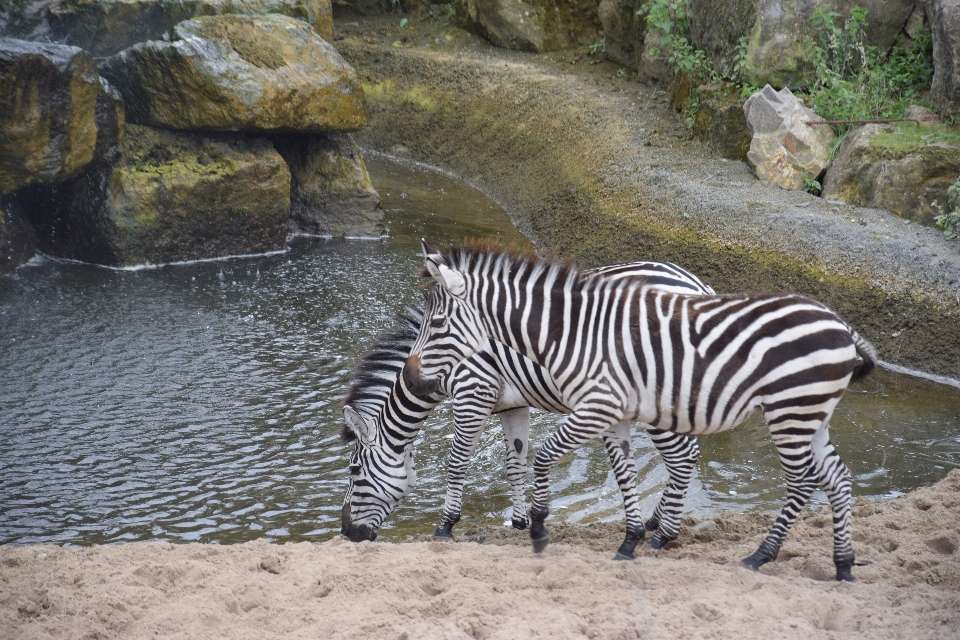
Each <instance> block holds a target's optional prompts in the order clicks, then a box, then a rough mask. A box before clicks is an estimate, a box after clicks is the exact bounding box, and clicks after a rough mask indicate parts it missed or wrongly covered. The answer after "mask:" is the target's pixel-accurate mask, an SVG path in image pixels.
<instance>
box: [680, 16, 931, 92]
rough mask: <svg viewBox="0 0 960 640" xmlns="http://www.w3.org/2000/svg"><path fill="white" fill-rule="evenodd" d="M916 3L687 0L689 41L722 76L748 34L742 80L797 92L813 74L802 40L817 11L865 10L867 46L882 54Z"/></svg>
mask: <svg viewBox="0 0 960 640" xmlns="http://www.w3.org/2000/svg"><path fill="white" fill-rule="evenodd" d="M915 4H916V1H915V0H758V1H751V0H735V1H734V2H709V1H708V0H691V2H690V32H691V43H692V44H693V46H694V47H696V48H699V49H703V50H704V51H705V52H706V53H707V55H708V57H709V58H710V59H711V60H712V61H713V63H714V65H715V66H716V67H717V68H718V69H719V70H720V71H721V72H722V73H726V72H727V71H729V70H730V69H731V68H732V66H733V62H734V52H735V51H736V47H737V43H738V41H739V39H740V37H741V36H747V41H748V48H747V52H746V59H745V68H744V71H743V73H744V76H745V78H746V80H747V81H748V82H749V83H750V84H753V85H756V86H761V85H764V84H771V85H773V86H778V87H784V86H787V87H793V88H797V87H799V86H803V85H805V84H807V83H808V82H809V79H810V74H812V72H813V69H812V68H811V65H810V56H809V50H808V48H807V47H806V46H805V44H804V37H805V36H811V37H815V36H816V34H815V32H814V30H813V26H812V24H811V22H810V18H811V16H812V15H813V12H814V11H816V10H817V9H818V8H819V7H821V6H829V7H831V8H832V9H833V10H834V11H837V12H838V13H840V14H841V15H842V16H843V19H844V20H845V19H846V18H847V16H849V15H850V9H851V8H852V7H855V6H861V7H864V8H866V9H867V28H866V30H865V41H866V44H867V45H869V46H874V47H877V50H878V51H879V52H881V53H886V52H887V51H889V50H890V48H891V47H892V46H893V44H894V42H895V41H896V38H897V36H898V35H899V34H900V31H901V30H902V29H903V27H904V25H905V24H906V21H907V19H908V18H909V17H910V15H911V13H912V12H913V9H914V6H915Z"/></svg>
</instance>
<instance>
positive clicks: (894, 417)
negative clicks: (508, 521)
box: [0, 156, 960, 544]
mask: <svg viewBox="0 0 960 640" xmlns="http://www.w3.org/2000/svg"><path fill="white" fill-rule="evenodd" d="M368 165H369V169H370V172H371V176H372V178H373V180H374V183H375V185H376V187H377V189H378V190H379V191H380V193H381V196H382V197H383V202H384V208H385V210H386V212H387V222H388V227H389V232H390V237H389V238H388V239H384V240H374V241H359V240H358V241H344V240H323V239H309V240H307V239H301V240H298V241H296V242H294V244H293V246H292V248H291V250H290V251H289V252H287V253H285V254H283V255H274V256H267V257H261V258H250V259H243V260H230V261H221V262H206V263H198V264H192V265H177V266H167V267H162V268H158V269H150V270H139V271H116V270H111V269H104V268H100V267H95V266H90V265H82V264H74V263H61V262H54V261H38V262H35V263H34V264H32V265H30V266H28V267H25V268H21V269H19V270H18V271H17V272H15V274H14V275H12V276H9V277H6V278H0V371H2V372H3V375H2V376H0V434H2V437H3V440H4V446H3V447H2V448H0V543H29V542H54V543H60V544H93V543H109V542H119V541H128V540H146V539H162V540H171V541H177V542H184V541H195V540H199V541H205V542H221V543H230V542H241V541H245V540H251V539H255V538H261V537H262V538H266V539H269V540H275V541H288V540H322V539H326V538H329V537H330V536H333V535H336V533H337V532H338V531H339V526H340V524H339V517H340V506H341V501H342V498H343V491H344V487H345V477H346V460H347V456H348V452H349V447H348V445H345V444H343V443H341V442H340V441H339V439H338V430H339V423H340V400H341V399H342V397H343V395H344V394H345V391H346V386H347V384H348V382H349V377H350V373H351V370H352V367H353V366H354V363H355V362H356V359H357V357H358V356H359V355H360V354H361V353H362V352H363V351H364V350H365V349H366V348H367V346H368V345H369V344H370V342H371V341H372V340H373V338H374V336H376V335H377V334H378V333H379V332H381V331H382V330H384V329H386V328H387V327H389V326H390V324H391V322H392V315H393V314H394V313H396V312H397V311H400V310H401V309H402V305H403V303H405V302H409V303H417V302H418V301H419V300H420V299H421V297H420V296H421V294H420V293H419V292H418V290H417V285H418V284H419V278H418V277H417V276H416V270H417V268H418V267H419V266H420V264H421V261H420V258H419V257H418V255H417V252H418V250H419V239H420V237H426V238H427V239H428V240H429V241H431V242H433V243H435V244H437V245H440V246H444V245H447V244H451V243H454V242H456V241H457V240H460V239H462V238H464V237H474V236H488V235H496V236H499V237H500V238H501V239H504V240H507V241H513V242H519V243H524V242H526V241H525V240H524V239H523V237H522V236H521V235H520V234H519V233H518V232H517V231H516V230H515V229H514V228H513V227H512V226H511V225H510V222H509V218H508V217H507V215H506V214H505V213H504V212H503V210H502V209H501V208H500V207H499V206H497V205H496V203H494V202H493V201H491V200H489V199H488V198H486V197H484V196H483V195H482V194H480V193H478V192H477V191H475V190H473V189H471V188H469V187H467V186H466V185H464V184H462V183H460V182H457V181H456V180H453V179H451V178H449V177H447V176H444V175H441V174H438V173H435V172H430V171H425V170H418V169H412V168H410V167H403V166H400V165H396V164H393V163H391V162H389V161H387V160H386V159H384V158H380V157H376V156H374V157H371V158H369V162H368ZM451 424H452V411H451V410H450V408H449V406H447V404H445V405H442V406H441V408H440V409H439V410H438V411H437V412H435V414H434V415H433V416H432V417H431V419H430V421H429V422H428V426H427V428H426V429H425V431H424V433H423V434H422V435H421V437H420V439H419V441H418V447H417V456H416V461H417V467H418V477H419V486H418V487H417V489H416V491H415V492H414V494H413V495H412V496H411V497H410V498H409V499H408V500H407V501H406V502H404V503H403V504H402V505H401V507H400V508H399V509H398V511H397V512H396V513H395V514H394V515H393V516H392V517H391V518H390V520H389V521H388V522H387V523H386V525H385V527H384V529H383V534H384V536H385V537H387V538H388V539H395V540H397V539H403V538H404V537H405V536H406V535H408V534H413V533H429V532H431V531H432V530H433V527H434V526H435V524H436V521H437V519H438V517H439V512H440V509H441V506H442V503H443V492H444V490H445V477H444V464H445V459H446V454H447V451H448V448H449V443H450V439H449V438H450V434H451V432H452V426H451ZM493 424H494V425H495V424H496V421H493ZM555 427H556V418H555V417H554V416H551V415H547V414H542V413H534V425H533V440H534V443H535V444H537V443H539V442H542V441H543V439H544V438H545V437H546V435H547V434H549V433H550V432H551V431H552V430H553V429H554V428H555ZM832 434H833V441H834V442H835V444H836V445H837V449H838V450H839V452H840V454H841V456H842V457H843V459H844V460H845V461H846V462H847V464H848V466H849V467H850V468H851V470H852V471H853V473H854V476H855V486H854V492H855V493H856V494H857V495H864V496H868V497H871V498H876V497H882V496H890V495H897V494H899V493H901V492H905V491H909V490H911V489H913V488H915V487H918V486H922V485H928V484H931V483H933V482H935V481H937V480H939V479H940V478H942V477H943V476H944V475H946V473H947V471H948V470H949V469H951V468H956V467H960V391H958V390H956V389H953V388H951V387H947V386H943V385H939V384H936V383H933V382H927V381H924V380H918V379H915V378H909V377H906V376H902V375H895V374H891V373H888V372H882V371H881V372H880V373H879V374H877V375H875V376H873V377H871V378H870V379H868V380H867V381H866V382H864V383H862V384H858V385H855V386H854V387H852V388H851V390H850V391H849V392H848V394H847V395H846V396H845V397H844V399H843V401H842V402H841V404H840V407H839V409H838V411H837V415H836V417H835V418H834V420H833V428H832ZM634 444H635V446H636V447H637V458H638V465H639V467H640V478H641V492H642V494H643V496H644V502H643V508H644V513H645V514H647V513H649V512H650V510H651V509H652V507H653V504H655V501H656V499H657V498H658V492H659V490H660V489H661V487H662V483H663V482H665V479H666V473H665V470H664V468H663V465H662V464H660V463H659V458H658V456H657V454H656V452H655V450H654V449H653V448H652V447H651V445H650V443H649V439H648V438H646V436H645V435H644V432H643V431H642V430H637V432H636V436H635V438H634ZM701 447H702V449H703V453H704V458H703V461H702V462H701V464H700V467H699V472H698V476H697V479H696V481H695V483H694V486H693V489H692V491H691V496H690V500H689V509H688V512H689V513H692V514H693V515H698V516H705V515H709V514H712V513H716V512H718V511H723V510H746V509H755V508H760V509H770V510H772V509H777V508H779V506H780V504H781V501H782V500H783V497H784V495H785V492H784V488H783V484H782V477H781V473H780V470H779V466H778V464H777V460H776V452H775V450H774V449H773V446H772V445H771V443H770V440H769V437H768V436H767V435H766V432H765V429H764V428H763V427H762V426H759V425H754V426H746V427H741V428H739V429H737V430H735V431H733V432H728V433H725V434H720V435H717V436H711V437H706V438H702V439H701ZM502 458H503V445H502V441H501V435H500V431H499V428H496V427H493V428H489V429H488V430H487V432H486V433H485V434H484V436H483V442H482V444H481V447H480V449H479V451H478V454H477V457H476V460H475V462H474V464H473V466H472V467H471V472H470V476H469V485H468V487H467V490H466V496H465V508H464V521H463V522H462V523H461V524H460V525H459V526H460V528H461V529H462V528H465V527H466V526H468V525H469V524H472V523H481V524H489V523H499V522H502V521H503V520H504V519H505V518H506V517H507V510H508V508H509V506H510V498H509V490H508V487H507V484H506V481H505V479H504V474H503V471H502ZM553 479H554V484H553V489H554V495H555V496H556V499H555V501H554V514H555V515H554V517H556V518H565V519H568V520H572V521H591V520H597V519H613V518H620V517H622V507H621V501H620V496H619V493H618V490H617V487H616V484H615V483H614V482H613V478H612V475H611V474H610V473H609V471H608V464H607V463H606V460H605V454H604V452H603V449H602V447H600V446H599V445H591V446H587V447H584V448H583V449H582V450H580V451H579V452H577V453H575V454H574V455H572V456H570V457H569V458H568V459H566V460H565V461H563V463H562V464H561V465H560V466H559V468H558V469H557V471H556V472H555V473H554V476H553ZM818 498H819V499H821V500H822V499H823V496H822V494H818Z"/></svg>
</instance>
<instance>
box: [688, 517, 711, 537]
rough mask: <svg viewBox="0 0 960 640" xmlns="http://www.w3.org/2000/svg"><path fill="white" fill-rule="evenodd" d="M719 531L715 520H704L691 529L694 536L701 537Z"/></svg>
mask: <svg viewBox="0 0 960 640" xmlns="http://www.w3.org/2000/svg"><path fill="white" fill-rule="evenodd" d="M716 530H717V522H716V521H715V520H704V521H702V522H698V523H697V524H695V525H693V527H691V531H692V532H693V534H694V535H700V534H703V533H711V532H713V531H716Z"/></svg>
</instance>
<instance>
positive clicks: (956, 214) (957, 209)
mask: <svg viewBox="0 0 960 640" xmlns="http://www.w3.org/2000/svg"><path fill="white" fill-rule="evenodd" d="M947 195H948V196H949V200H948V201H947V211H946V212H943V213H941V214H940V215H938V216H937V217H935V218H934V219H933V220H934V222H935V223H936V226H937V229H940V230H941V231H943V235H945V236H947V237H948V238H960V178H957V181H956V182H954V183H953V184H952V185H950V188H949V189H947ZM934 204H936V203H934ZM941 211H943V209H941Z"/></svg>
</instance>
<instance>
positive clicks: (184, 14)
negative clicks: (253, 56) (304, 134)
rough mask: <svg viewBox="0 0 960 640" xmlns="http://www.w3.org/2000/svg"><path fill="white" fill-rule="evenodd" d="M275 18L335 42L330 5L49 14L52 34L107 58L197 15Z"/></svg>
mask: <svg viewBox="0 0 960 640" xmlns="http://www.w3.org/2000/svg"><path fill="white" fill-rule="evenodd" d="M268 13H278V14H282V15H286V16H290V17H293V18H298V19H300V20H303V21H305V22H306V23H308V24H309V25H311V26H312V27H313V28H314V29H315V30H316V31H317V33H319V34H320V35H321V36H322V37H324V38H326V39H328V40H330V39H332V37H333V13H332V10H331V5H330V0H244V1H241V0H139V1H136V0H135V1H130V0H92V1H91V0H56V1H55V2H53V3H52V4H51V6H50V9H49V21H50V27H51V35H52V36H53V37H54V38H56V39H57V40H58V41H61V42H64V43H66V44H71V45H74V46H78V47H82V48H84V49H86V50H87V51H89V52H91V53H92V54H93V55H95V56H110V55H113V54H115V53H117V52H119V51H120V50H122V49H126V48H127V47H130V46H132V45H134V44H137V43H138V42H146V41H148V40H159V39H161V37H162V36H163V34H164V33H165V32H167V31H169V30H170V29H172V28H173V27H174V26H176V25H177V24H178V23H179V22H182V21H183V20H188V19H190V18H194V17H197V16H205V15H221V14H237V15H264V14H268Z"/></svg>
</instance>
